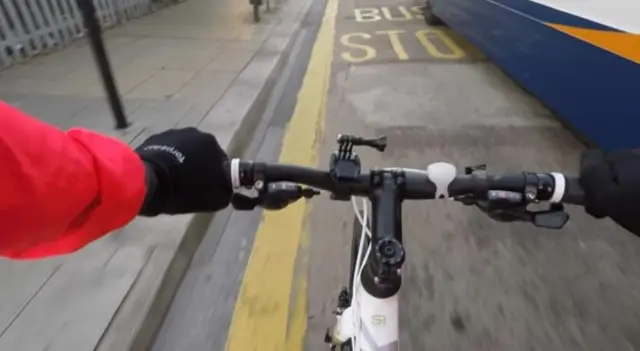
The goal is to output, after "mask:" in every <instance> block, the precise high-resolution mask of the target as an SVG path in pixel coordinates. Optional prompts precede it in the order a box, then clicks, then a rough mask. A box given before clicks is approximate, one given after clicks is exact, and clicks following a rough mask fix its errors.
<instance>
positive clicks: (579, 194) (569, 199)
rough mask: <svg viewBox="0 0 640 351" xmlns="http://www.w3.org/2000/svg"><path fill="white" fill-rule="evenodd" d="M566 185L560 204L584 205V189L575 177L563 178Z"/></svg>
mask: <svg viewBox="0 0 640 351" xmlns="http://www.w3.org/2000/svg"><path fill="white" fill-rule="evenodd" d="M565 180H566V184H565V190H564V196H562V202H564V203H566V204H571V205H584V204H585V202H586V199H585V195H584V189H582V186H581V185H580V183H579V182H578V178H576V177H565Z"/></svg>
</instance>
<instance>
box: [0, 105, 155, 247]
mask: <svg viewBox="0 0 640 351" xmlns="http://www.w3.org/2000/svg"><path fill="white" fill-rule="evenodd" d="M0 162H1V164H0V256H4V257H10V258H14V259H32V258H44V257H48V256H54V255H60V254H66V253H70V252H73V251H76V250H78V249H80V248H82V247H84V246H85V245H87V244H89V243H90V242H92V241H94V240H96V239H98V238H100V237H102V236H103V235H105V234H107V233H109V232H110V231H112V230H114V229H118V228H120V227H122V226H124V225H126V224H127V223H128V222H130V221H131V220H132V219H133V218H134V217H135V216H136V215H137V214H138V211H139V209H140V207H141V206H142V202H143V201H144V196H145V171H144V165H143V163H142V161H141V160H140V159H139V157H138V156H137V155H136V153H135V152H134V151H133V150H132V149H131V148H130V147H129V145H127V144H125V143H123V142H121V141H119V140H117V139H115V138H112V137H109V136H105V135H101V134H98V133H95V132H92V131H89V130H84V129H71V130H69V131H68V132H64V131H62V130H60V129H57V128H55V127H53V126H50V125H48V124H45V123H44V122H42V121H39V120H37V119H35V118H32V117H29V116H27V115H26V114H24V113H22V112H20V111H19V110H17V109H15V108H13V107H11V106H9V105H7V104H5V103H3V102H2V101H0Z"/></svg>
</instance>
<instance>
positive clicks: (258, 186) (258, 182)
mask: <svg viewBox="0 0 640 351" xmlns="http://www.w3.org/2000/svg"><path fill="white" fill-rule="evenodd" d="M253 186H254V187H255V188H256V189H258V190H262V188H264V182H263V181H261V180H256V182H255V184H253Z"/></svg>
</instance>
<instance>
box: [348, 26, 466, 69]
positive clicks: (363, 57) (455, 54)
mask: <svg viewBox="0 0 640 351" xmlns="http://www.w3.org/2000/svg"><path fill="white" fill-rule="evenodd" d="M384 36H386V37H387V38H388V41H387V40H380V39H379V38H376V37H384ZM411 37H413V38H411ZM372 39H373V40H372ZM375 39H378V40H375ZM409 40H413V41H415V42H418V43H419V44H420V45H421V46H422V48H423V49H424V52H425V53H426V54H427V55H428V56H429V57H431V58H437V59H442V60H459V59H462V58H465V56H466V55H465V52H464V50H462V49H461V48H460V46H458V44H456V43H455V41H453V40H452V39H451V38H450V37H449V36H448V35H447V34H446V33H445V32H443V31H442V30H439V29H430V28H429V29H420V30H417V31H415V32H414V33H413V35H410V34H409V33H408V32H407V31H405V30H401V29H391V30H378V31H375V32H373V33H366V32H356V33H347V34H344V35H343V36H341V37H340V43H341V44H342V45H343V48H342V50H341V52H340V57H342V59H343V60H345V61H347V62H350V63H363V62H367V61H371V60H375V59H376V58H377V57H378V52H379V50H381V48H384V47H386V46H388V45H390V46H391V48H392V50H393V52H394V53H395V56H396V57H395V58H396V59H398V60H400V61H406V60H409V59H410V57H409V54H408V53H407V50H406V44H409V45H411V43H410V42H409Z"/></svg>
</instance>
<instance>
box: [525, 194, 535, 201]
mask: <svg viewBox="0 0 640 351" xmlns="http://www.w3.org/2000/svg"><path fill="white" fill-rule="evenodd" d="M524 197H525V198H526V199H527V200H528V201H535V200H536V194H535V193H533V192H527V193H526V194H524Z"/></svg>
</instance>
